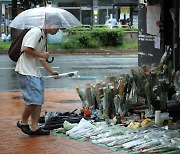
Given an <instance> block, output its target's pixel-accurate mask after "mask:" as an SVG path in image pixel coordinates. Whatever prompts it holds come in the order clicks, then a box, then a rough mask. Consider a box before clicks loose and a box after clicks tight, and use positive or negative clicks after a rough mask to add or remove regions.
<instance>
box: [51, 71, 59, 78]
mask: <svg viewBox="0 0 180 154" xmlns="http://www.w3.org/2000/svg"><path fill="white" fill-rule="evenodd" d="M51 75H52V76H54V79H59V72H58V71H53V72H52V73H51Z"/></svg>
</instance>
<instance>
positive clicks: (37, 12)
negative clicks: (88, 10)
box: [9, 7, 82, 29]
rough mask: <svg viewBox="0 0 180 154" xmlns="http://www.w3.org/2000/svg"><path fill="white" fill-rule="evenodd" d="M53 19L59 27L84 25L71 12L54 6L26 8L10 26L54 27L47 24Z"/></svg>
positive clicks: (19, 27) (20, 27)
mask: <svg viewBox="0 0 180 154" xmlns="http://www.w3.org/2000/svg"><path fill="white" fill-rule="evenodd" d="M51 21H52V22H53V23H54V24H55V25H56V26H57V27H58V28H72V27H77V26H82V24H81V23H80V22H79V20H78V19H77V18H76V17H75V16H74V15H72V14H71V13H70V12H68V11H66V10H64V9H60V8H54V7H39V8H32V9H28V10H25V11H23V12H21V13H20V14H19V15H18V16H16V17H15V18H14V19H13V20H12V22H11V24H10V25H9V26H10V27H12V28H16V29H30V28H32V27H39V28H43V27H45V28H54V27H48V25H47V24H46V23H47V22H51ZM51 26H52V25H51Z"/></svg>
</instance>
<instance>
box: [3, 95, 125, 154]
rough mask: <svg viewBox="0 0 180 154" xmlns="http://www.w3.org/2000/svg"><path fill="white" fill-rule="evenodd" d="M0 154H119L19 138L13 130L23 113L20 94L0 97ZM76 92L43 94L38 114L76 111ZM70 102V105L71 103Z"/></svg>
mask: <svg viewBox="0 0 180 154" xmlns="http://www.w3.org/2000/svg"><path fill="white" fill-rule="evenodd" d="M0 98H1V99H0V153H1V154H121V153H124V152H119V151H114V150H112V149H108V148H106V147H102V146H98V145H95V144H92V143H90V142H88V141H80V140H74V139H69V138H67V137H63V136H56V135H49V136H34V137H30V136H27V135H25V134H23V133H22V132H21V131H20V129H19V128H17V127H16V122H17V121H18V120H20V118H21V113H22V110H23V105H24V104H23V100H22V97H21V93H20V92H1V93H0ZM78 100H79V97H78V95H77V93H76V92H46V93H45V104H44V106H43V109H42V114H44V113H45V111H47V112H51V111H58V112H70V111H73V110H74V109H78V110H79V109H80V107H81V104H80V103H79V101H78ZM73 101H74V102H73Z"/></svg>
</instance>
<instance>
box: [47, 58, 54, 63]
mask: <svg viewBox="0 0 180 154" xmlns="http://www.w3.org/2000/svg"><path fill="white" fill-rule="evenodd" d="M46 61H47V62H48V63H52V62H53V61H54V57H52V59H51V60H50V61H49V60H48V59H46Z"/></svg>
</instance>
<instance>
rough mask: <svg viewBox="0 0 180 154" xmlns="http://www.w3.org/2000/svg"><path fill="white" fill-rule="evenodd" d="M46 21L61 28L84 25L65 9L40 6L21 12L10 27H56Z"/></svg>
mask: <svg viewBox="0 0 180 154" xmlns="http://www.w3.org/2000/svg"><path fill="white" fill-rule="evenodd" d="M46 22H53V25H55V26H56V28H59V29H68V28H72V27H78V26H82V24H81V23H80V22H79V20H78V19H77V18H76V17H75V16H74V15H72V14H71V13H70V12H68V11H66V10H64V9H60V8H54V7H38V8H32V9H28V10H25V11H23V12H21V13H20V14H19V15H17V16H16V17H15V18H14V19H13V20H12V22H11V23H10V25H9V27H11V28H15V29H30V28H33V27H39V28H54V26H52V25H51V24H46ZM46 45H47V44H46ZM46 50H47V47H46ZM53 60H54V57H52V60H51V61H49V60H48V59H47V62H49V63H51V62H53Z"/></svg>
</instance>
